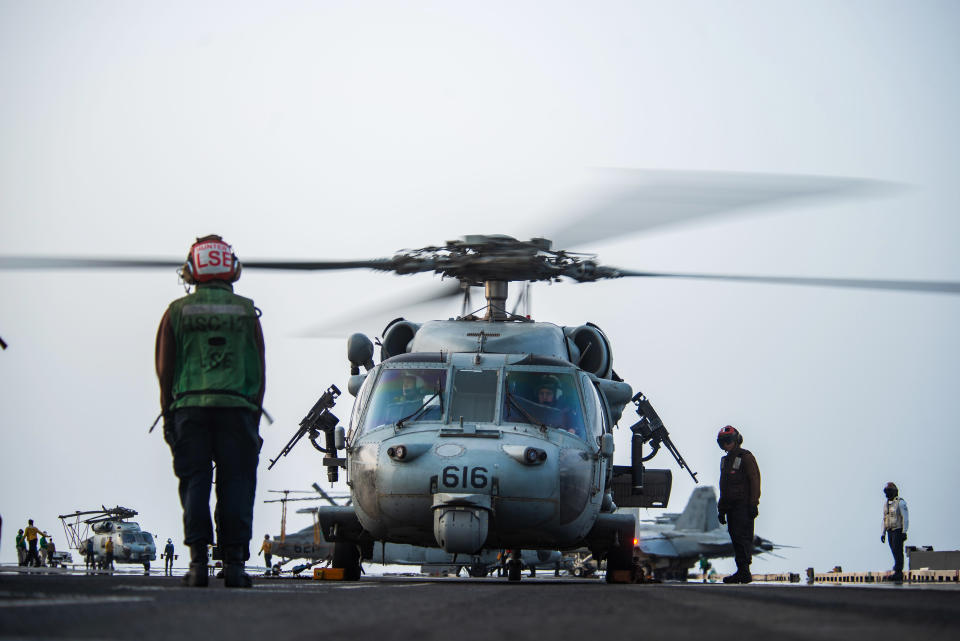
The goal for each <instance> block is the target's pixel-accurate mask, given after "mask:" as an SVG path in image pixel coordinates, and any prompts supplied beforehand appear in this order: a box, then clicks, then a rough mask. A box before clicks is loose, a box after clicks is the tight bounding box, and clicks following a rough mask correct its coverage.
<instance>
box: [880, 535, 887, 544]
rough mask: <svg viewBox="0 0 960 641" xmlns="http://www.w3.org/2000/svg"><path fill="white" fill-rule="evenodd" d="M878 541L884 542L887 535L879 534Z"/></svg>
mask: <svg viewBox="0 0 960 641" xmlns="http://www.w3.org/2000/svg"><path fill="white" fill-rule="evenodd" d="M880 542H881V543H886V542H887V535H886V534H881V535H880Z"/></svg>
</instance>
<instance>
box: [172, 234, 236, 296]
mask: <svg viewBox="0 0 960 641" xmlns="http://www.w3.org/2000/svg"><path fill="white" fill-rule="evenodd" d="M240 270H241V265H240V261H239V260H238V259H237V255H236V254H234V253H233V248H232V247H231V246H230V245H228V244H227V243H225V242H224V240H223V238H221V237H220V236H217V235H216V234H211V235H209V236H204V237H203V238H198V239H197V242H195V243H194V244H193V245H191V246H190V252H189V253H188V254H187V260H186V262H184V263H183V266H182V267H181V268H180V277H181V278H182V279H183V282H185V283H187V284H188V285H196V284H197V283H206V282H210V281H212V280H225V281H227V282H228V283H233V282H236V281H237V280H238V279H239V278H240Z"/></svg>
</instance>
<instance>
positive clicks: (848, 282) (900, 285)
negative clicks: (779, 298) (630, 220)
mask: <svg viewBox="0 0 960 641" xmlns="http://www.w3.org/2000/svg"><path fill="white" fill-rule="evenodd" d="M617 271H618V272H619V276H623V277H635V278H691V279H697V280H725V281H733V282H744V283H770V284H775V285H810V286H815V287H846V288H851V289H878V290H887V291H906V292H934V293H939V294H960V282H956V281H929V280H878V279H870V278H808V277H797V276H735V275H723V274H682V273H670V272H638V271H628V270H617Z"/></svg>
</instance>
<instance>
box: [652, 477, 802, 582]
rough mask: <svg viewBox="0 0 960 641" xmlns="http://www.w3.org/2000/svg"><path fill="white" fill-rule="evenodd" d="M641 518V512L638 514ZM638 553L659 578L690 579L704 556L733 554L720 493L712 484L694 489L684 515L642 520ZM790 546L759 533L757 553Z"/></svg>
mask: <svg viewBox="0 0 960 641" xmlns="http://www.w3.org/2000/svg"><path fill="white" fill-rule="evenodd" d="M638 521H639V514H638ZM636 531H637V541H636V549H635V550H634V554H635V555H636V556H639V557H640V558H641V559H642V560H643V563H644V564H646V565H647V568H648V570H649V571H651V572H652V574H653V576H654V577H656V578H658V579H679V580H686V578H687V574H688V572H689V571H690V568H692V567H693V566H694V565H695V564H696V563H697V561H699V559H700V557H706V558H708V559H718V558H724V557H732V556H733V545H732V544H731V543H730V535H729V534H728V533H727V528H725V527H723V526H721V525H720V521H719V520H718V519H717V495H716V492H715V491H714V489H713V488H712V487H698V488H696V489H694V490H693V494H691V495H690V500H689V501H687V506H686V507H685V508H684V509H683V512H682V513H680V514H663V515H661V516H659V517H657V518H656V519H654V520H653V521H652V522H651V521H639V522H638V524H637V529H636ZM779 547H787V546H782V545H775V544H774V543H773V542H771V541H769V540H767V539H765V538H762V537H760V536H755V537H754V540H753V548H754V554H762V553H764V552H770V551H772V550H773V549H775V548H779Z"/></svg>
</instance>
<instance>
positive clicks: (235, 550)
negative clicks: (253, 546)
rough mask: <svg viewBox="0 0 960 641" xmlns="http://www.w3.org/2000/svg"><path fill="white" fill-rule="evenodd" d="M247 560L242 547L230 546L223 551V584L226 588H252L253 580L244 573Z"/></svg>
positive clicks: (245, 550)
mask: <svg viewBox="0 0 960 641" xmlns="http://www.w3.org/2000/svg"><path fill="white" fill-rule="evenodd" d="M246 560H247V548H246V546H243V545H230V546H227V547H226V548H225V549H224V551H223V584H224V585H225V586H227V587H228V588H252V587H253V579H251V578H250V575H249V574H247V573H246V572H244V567H243V566H244V563H245V562H246Z"/></svg>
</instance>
